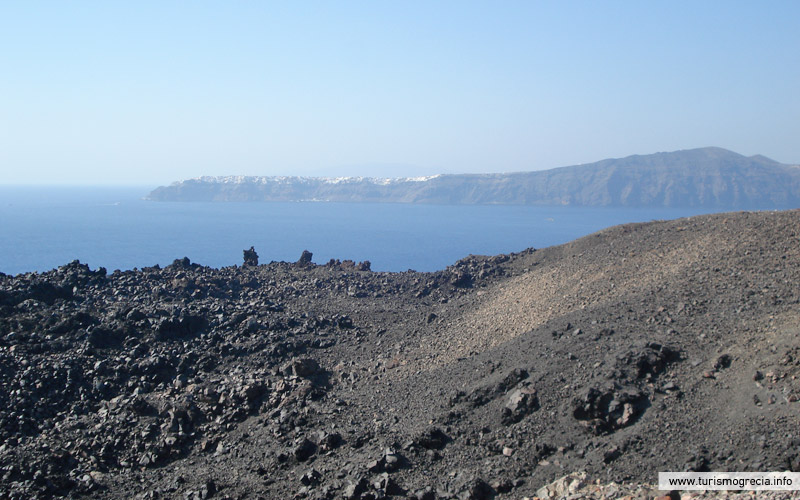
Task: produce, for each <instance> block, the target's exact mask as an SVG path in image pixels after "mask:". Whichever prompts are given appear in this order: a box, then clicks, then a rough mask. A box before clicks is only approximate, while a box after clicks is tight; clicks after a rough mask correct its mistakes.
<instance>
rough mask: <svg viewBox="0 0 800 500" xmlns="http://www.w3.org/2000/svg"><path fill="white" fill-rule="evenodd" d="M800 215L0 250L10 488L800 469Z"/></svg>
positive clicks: (351, 483)
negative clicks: (523, 244) (451, 244)
mask: <svg viewBox="0 0 800 500" xmlns="http://www.w3.org/2000/svg"><path fill="white" fill-rule="evenodd" d="M798 228H800V211H787V212H756V213H747V212H742V213H727V214H717V215H706V216H697V217H692V218H687V219H679V220H674V221H657V222H651V223H644V224H629V225H623V226H618V227H613V228H610V229H607V230H604V231H601V232H599V233H595V234H592V235H589V236H587V237H584V238H581V239H579V240H576V241H573V242H571V243H568V244H565V245H561V246H557V247H551V248H545V249H539V250H534V249H529V250H526V251H524V252H521V253H518V254H513V255H498V256H493V257H482V256H470V257H467V258H465V259H463V260H461V261H459V262H457V263H455V264H454V265H453V266H451V267H449V268H447V269H445V270H442V271H439V272H435V273H416V272H411V271H409V272H404V273H377V272H372V271H369V265H368V264H367V263H361V264H356V263H353V262H349V261H344V262H338V261H332V262H329V263H327V264H325V265H315V264H313V263H312V262H311V260H312V256H311V255H305V256H304V257H303V258H301V260H300V261H298V262H297V263H270V264H262V265H248V266H241V267H238V266H237V267H229V268H223V269H213V268H207V267H203V266H200V265H198V264H192V263H191V262H190V261H189V259H181V260H176V261H175V263H174V264H172V265H170V266H168V267H166V268H163V269H161V268H157V267H154V268H145V269H142V270H139V271H125V272H115V273H113V274H110V275H109V274H106V273H105V270H103V269H100V270H95V271H93V270H91V269H90V268H89V267H87V266H86V265H84V264H80V263H78V262H73V263H70V264H68V265H65V266H62V267H60V268H58V269H56V270H53V271H50V272H47V273H41V274H37V273H30V274H22V275H17V276H4V275H0V383H1V384H2V387H4V388H7V390H4V391H2V392H0V443H2V444H0V471H2V476H0V497H3V498H32V497H34V496H35V495H39V496H40V497H52V496H60V495H63V496H67V495H68V496H72V497H76V496H80V495H88V496H90V497H92V498H114V499H123V498H134V497H137V496H138V497H139V498H209V497H210V498H231V499H233V498H237V499H238V498H254V499H255V498H309V499H333V498H349V499H368V498H373V499H374V498H384V497H397V498H416V499H435V498H459V499H473V500H474V499H485V498H498V499H503V498H509V499H510V498H523V497H525V496H529V497H531V496H534V495H535V494H536V492H537V490H538V489H539V488H540V487H542V486H543V485H546V484H548V483H549V482H551V481H553V480H554V479H556V478H559V477H561V476H564V475H566V474H569V473H573V472H578V471H586V472H587V473H588V477H589V478H591V479H597V480H600V481H601V482H604V483H607V482H610V481H617V482H626V483H639V484H647V483H653V482H655V481H656V479H657V472H658V471H670V470H672V471H678V470H685V469H689V470H732V471H763V470H785V469H791V470H794V471H799V470H800V452H798V450H799V449H800V441H799V440H800V435H798V431H797V429H798V424H800V417H798V415H800V411H799V410H800V406H799V405H800V402H798V398H799V397H800V335H799V334H800V308H799V307H798V304H800V291H798V288H797V283H798V282H800V244H798V243H799V242H800V229H798ZM645 489H646V488H645ZM642 491H644V490H642ZM648 491H649V490H648ZM651 493H652V492H651ZM642 495H644V493H643V494H642ZM576 498H584V497H580V496H579V497H576ZM585 498H596V497H591V496H586V497H585ZM776 498H777V497H776ZM786 498H788V497H786Z"/></svg>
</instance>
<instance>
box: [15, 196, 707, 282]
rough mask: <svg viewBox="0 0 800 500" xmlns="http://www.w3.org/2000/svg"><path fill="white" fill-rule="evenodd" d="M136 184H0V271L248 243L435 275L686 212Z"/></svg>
mask: <svg viewBox="0 0 800 500" xmlns="http://www.w3.org/2000/svg"><path fill="white" fill-rule="evenodd" d="M148 192H149V188H147V187H137V188H133V187H125V188H119V187H115V188H108V187H105V188H97V187H93V188H89V187H81V188H78V187H70V188H65V187H59V188H42V187H8V186H6V187H0V272H4V273H6V274H18V273H22V272H28V271H46V270H49V269H53V268H55V267H58V266H60V265H63V264H66V263H68V262H70V261H72V260H74V259H79V260H80V261H81V262H84V263H87V264H89V266H90V267H91V268H92V269H95V268H97V267H101V266H102V267H105V268H107V269H108V270H109V271H112V270H114V269H133V268H137V267H138V268H141V267H144V266H152V265H154V264H159V265H161V266H164V265H167V264H170V263H171V262H172V261H173V260H174V259H176V258H181V257H184V256H187V257H189V258H190V259H191V260H192V262H197V263H200V264H203V265H208V266H213V267H222V266H229V265H234V264H241V262H242V250H243V249H245V248H250V246H255V248H256V251H257V252H258V254H259V257H260V261H261V263H267V262H270V261H273V260H275V261H296V260H297V259H298V258H299V257H300V254H301V253H302V251H303V250H305V249H307V250H310V251H311V252H313V253H314V258H313V261H314V262H316V263H320V264H322V263H325V262H327V261H328V260H330V259H331V258H335V259H341V260H344V259H351V260H354V261H362V260H369V261H371V263H372V269H373V270H376V271H405V270H407V269H415V270H418V271H434V270H438V269H443V268H445V267H447V266H448V265H450V264H452V263H454V262H455V261H456V260H458V259H460V258H462V257H465V256H467V255H469V254H480V255H494V254H499V253H509V252H518V251H521V250H524V249H526V248H529V247H536V248H542V247H547V246H551V245H557V244H561V243H565V242H567V241H570V240H573V239H575V238H578V237H581V236H584V235H587V234H590V233H592V232H595V231H598V230H600V229H603V228H606V227H609V226H613V225H616V224H621V223H626V222H641V221H650V220H656V219H674V218H678V217H684V216H689V215H696V214H699V213H705V212H703V211H701V210H697V209H695V210H692V209H619V208H585V207H528V206H498V205H491V206H483V205H469V206H443V205H408V204H388V203H387V204H359V203H354V204H350V203H315V202H308V203H305V202H304V203H165V202H150V201H145V200H143V199H142V197H143V196H145V195H146V194H147V193H148Z"/></svg>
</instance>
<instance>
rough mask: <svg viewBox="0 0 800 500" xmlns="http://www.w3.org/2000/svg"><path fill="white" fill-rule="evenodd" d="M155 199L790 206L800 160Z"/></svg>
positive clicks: (164, 194)
mask: <svg viewBox="0 0 800 500" xmlns="http://www.w3.org/2000/svg"><path fill="white" fill-rule="evenodd" d="M148 199H150V200H153V201H220V202H224V201H240V202H241V201H334V202H370V203H427V204H446V205H468V204H503V205H557V206H561V205H571V206H603V207H605V206H613V207H696V208H701V207H702V208H711V209H715V210H723V209H724V210H744V209H786V208H797V207H798V206H800V167H798V166H791V165H783V164H781V163H778V162H776V161H773V160H770V159H769V158H766V157H764V156H751V157H745V156H742V155H740V154H737V153H734V152H732V151H727V150H725V149H721V148H700V149H692V150H686V151H673V152H669V153H655V154H650V155H633V156H629V157H626V158H615V159H608V160H602V161H599V162H595V163H590V164H585V165H575V166H570V167H562V168H554V169H550V170H542V171H536V172H514V173H505V174H458V175H435V176H430V177H418V178H397V179H381V178H371V177H340V178H325V177H257V176H250V177H247V176H227V177H200V178H196V179H188V180H184V181H179V182H175V183H173V184H171V185H169V186H161V187H159V188H157V189H155V190H153V191H152V192H151V193H150V194H149V195H148Z"/></svg>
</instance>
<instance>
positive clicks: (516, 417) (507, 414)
mask: <svg viewBox="0 0 800 500" xmlns="http://www.w3.org/2000/svg"><path fill="white" fill-rule="evenodd" d="M536 394H537V393H536V389H534V388H533V387H532V386H530V385H528V384H522V386H521V387H518V388H517V389H514V391H512V392H511V394H510V395H509V396H508V402H507V403H506V405H505V407H503V413H502V422H503V424H505V425H509V424H513V423H516V422H519V421H520V420H522V419H523V418H525V417H526V416H528V415H529V414H530V413H531V412H534V411H536V410H538V409H539V398H538V397H537V395H536Z"/></svg>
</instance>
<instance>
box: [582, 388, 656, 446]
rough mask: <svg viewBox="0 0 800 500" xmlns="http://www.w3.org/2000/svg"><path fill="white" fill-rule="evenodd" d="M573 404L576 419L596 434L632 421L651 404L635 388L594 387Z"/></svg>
mask: <svg viewBox="0 0 800 500" xmlns="http://www.w3.org/2000/svg"><path fill="white" fill-rule="evenodd" d="M573 406H574V410H573V415H574V417H575V418H576V419H578V420H581V421H584V422H585V423H586V425H587V426H588V427H589V429H591V431H592V432H593V433H595V434H603V433H609V432H614V431H616V430H617V429H620V428H622V427H627V426H629V425H631V424H633V423H634V422H635V421H636V419H637V418H639V417H640V416H641V414H642V413H643V412H644V411H645V409H646V408H647V407H648V406H649V400H648V398H647V395H646V394H644V393H643V392H642V391H641V390H639V389H637V388H635V387H626V388H613V387H612V388H607V389H598V388H595V387H593V388H590V389H589V390H588V391H586V393H585V395H584V396H582V397H581V398H578V399H576V400H575V401H574V404H573Z"/></svg>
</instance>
